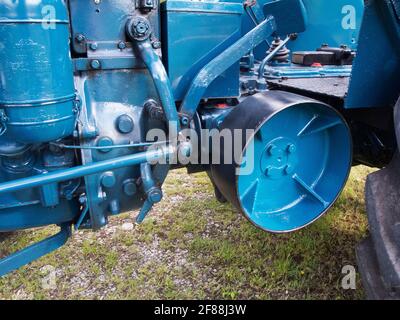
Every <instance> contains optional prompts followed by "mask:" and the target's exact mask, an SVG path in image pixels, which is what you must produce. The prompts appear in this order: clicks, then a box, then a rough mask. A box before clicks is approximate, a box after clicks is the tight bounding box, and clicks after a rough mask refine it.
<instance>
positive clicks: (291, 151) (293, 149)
mask: <svg viewBox="0 0 400 320" xmlns="http://www.w3.org/2000/svg"><path fill="white" fill-rule="evenodd" d="M296 150H297V148H296V145H294V144H289V145H288V147H287V151H288V152H289V153H295V152H296Z"/></svg>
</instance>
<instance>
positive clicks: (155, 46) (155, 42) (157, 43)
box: [152, 41, 161, 49]
mask: <svg viewBox="0 0 400 320" xmlns="http://www.w3.org/2000/svg"><path fill="white" fill-rule="evenodd" d="M152 46H153V49H160V48H161V42H160V41H154V42H153V43H152Z"/></svg>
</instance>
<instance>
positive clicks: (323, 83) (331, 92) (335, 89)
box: [267, 77, 350, 99]
mask: <svg viewBox="0 0 400 320" xmlns="http://www.w3.org/2000/svg"><path fill="white" fill-rule="evenodd" d="M349 81H350V80H349V78H348V77H335V78H322V77H318V78H303V79H301V78H300V79H269V80H267V82H268V83H269V84H271V85H272V86H273V87H276V88H279V89H296V90H299V91H306V92H311V93H315V94H321V95H325V96H331V97H335V98H340V99H344V98H345V96H346V94H347V90H348V86H349Z"/></svg>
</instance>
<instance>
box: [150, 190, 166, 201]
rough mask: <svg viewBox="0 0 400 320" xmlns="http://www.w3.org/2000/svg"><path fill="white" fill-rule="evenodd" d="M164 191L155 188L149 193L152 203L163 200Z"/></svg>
mask: <svg viewBox="0 0 400 320" xmlns="http://www.w3.org/2000/svg"><path fill="white" fill-rule="evenodd" d="M162 197H163V195H162V191H161V190H160V189H158V188H154V189H153V190H151V191H150V192H149V193H148V198H149V200H150V201H151V202H152V203H158V202H160V201H161V200H162Z"/></svg>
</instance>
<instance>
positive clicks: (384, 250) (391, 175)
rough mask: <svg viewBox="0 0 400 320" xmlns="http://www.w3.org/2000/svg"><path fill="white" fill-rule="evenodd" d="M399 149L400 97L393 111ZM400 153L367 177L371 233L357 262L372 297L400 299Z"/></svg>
mask: <svg viewBox="0 0 400 320" xmlns="http://www.w3.org/2000/svg"><path fill="white" fill-rule="evenodd" d="M394 121H395V130H396V136H397V143H398V149H399V150H400V99H399V101H398V102H397V104H396V107H395V112H394ZM399 173H400V153H399V152H398V151H397V152H396V154H395V156H394V158H393V160H392V162H391V163H390V164H389V165H388V166H387V167H386V168H384V169H382V170H380V171H378V172H375V173H372V174H370V175H369V176H368V178H367V182H366V186H365V202H366V209H367V215H368V222H369V231H370V235H369V236H368V238H366V239H365V240H364V241H363V242H362V243H361V244H360V245H359V246H358V248H357V261H358V266H359V270H360V273H361V276H362V280H363V284H364V288H365V290H366V293H367V297H368V298H369V299H400V206H399V205H398V201H399V199H400V174H399Z"/></svg>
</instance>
